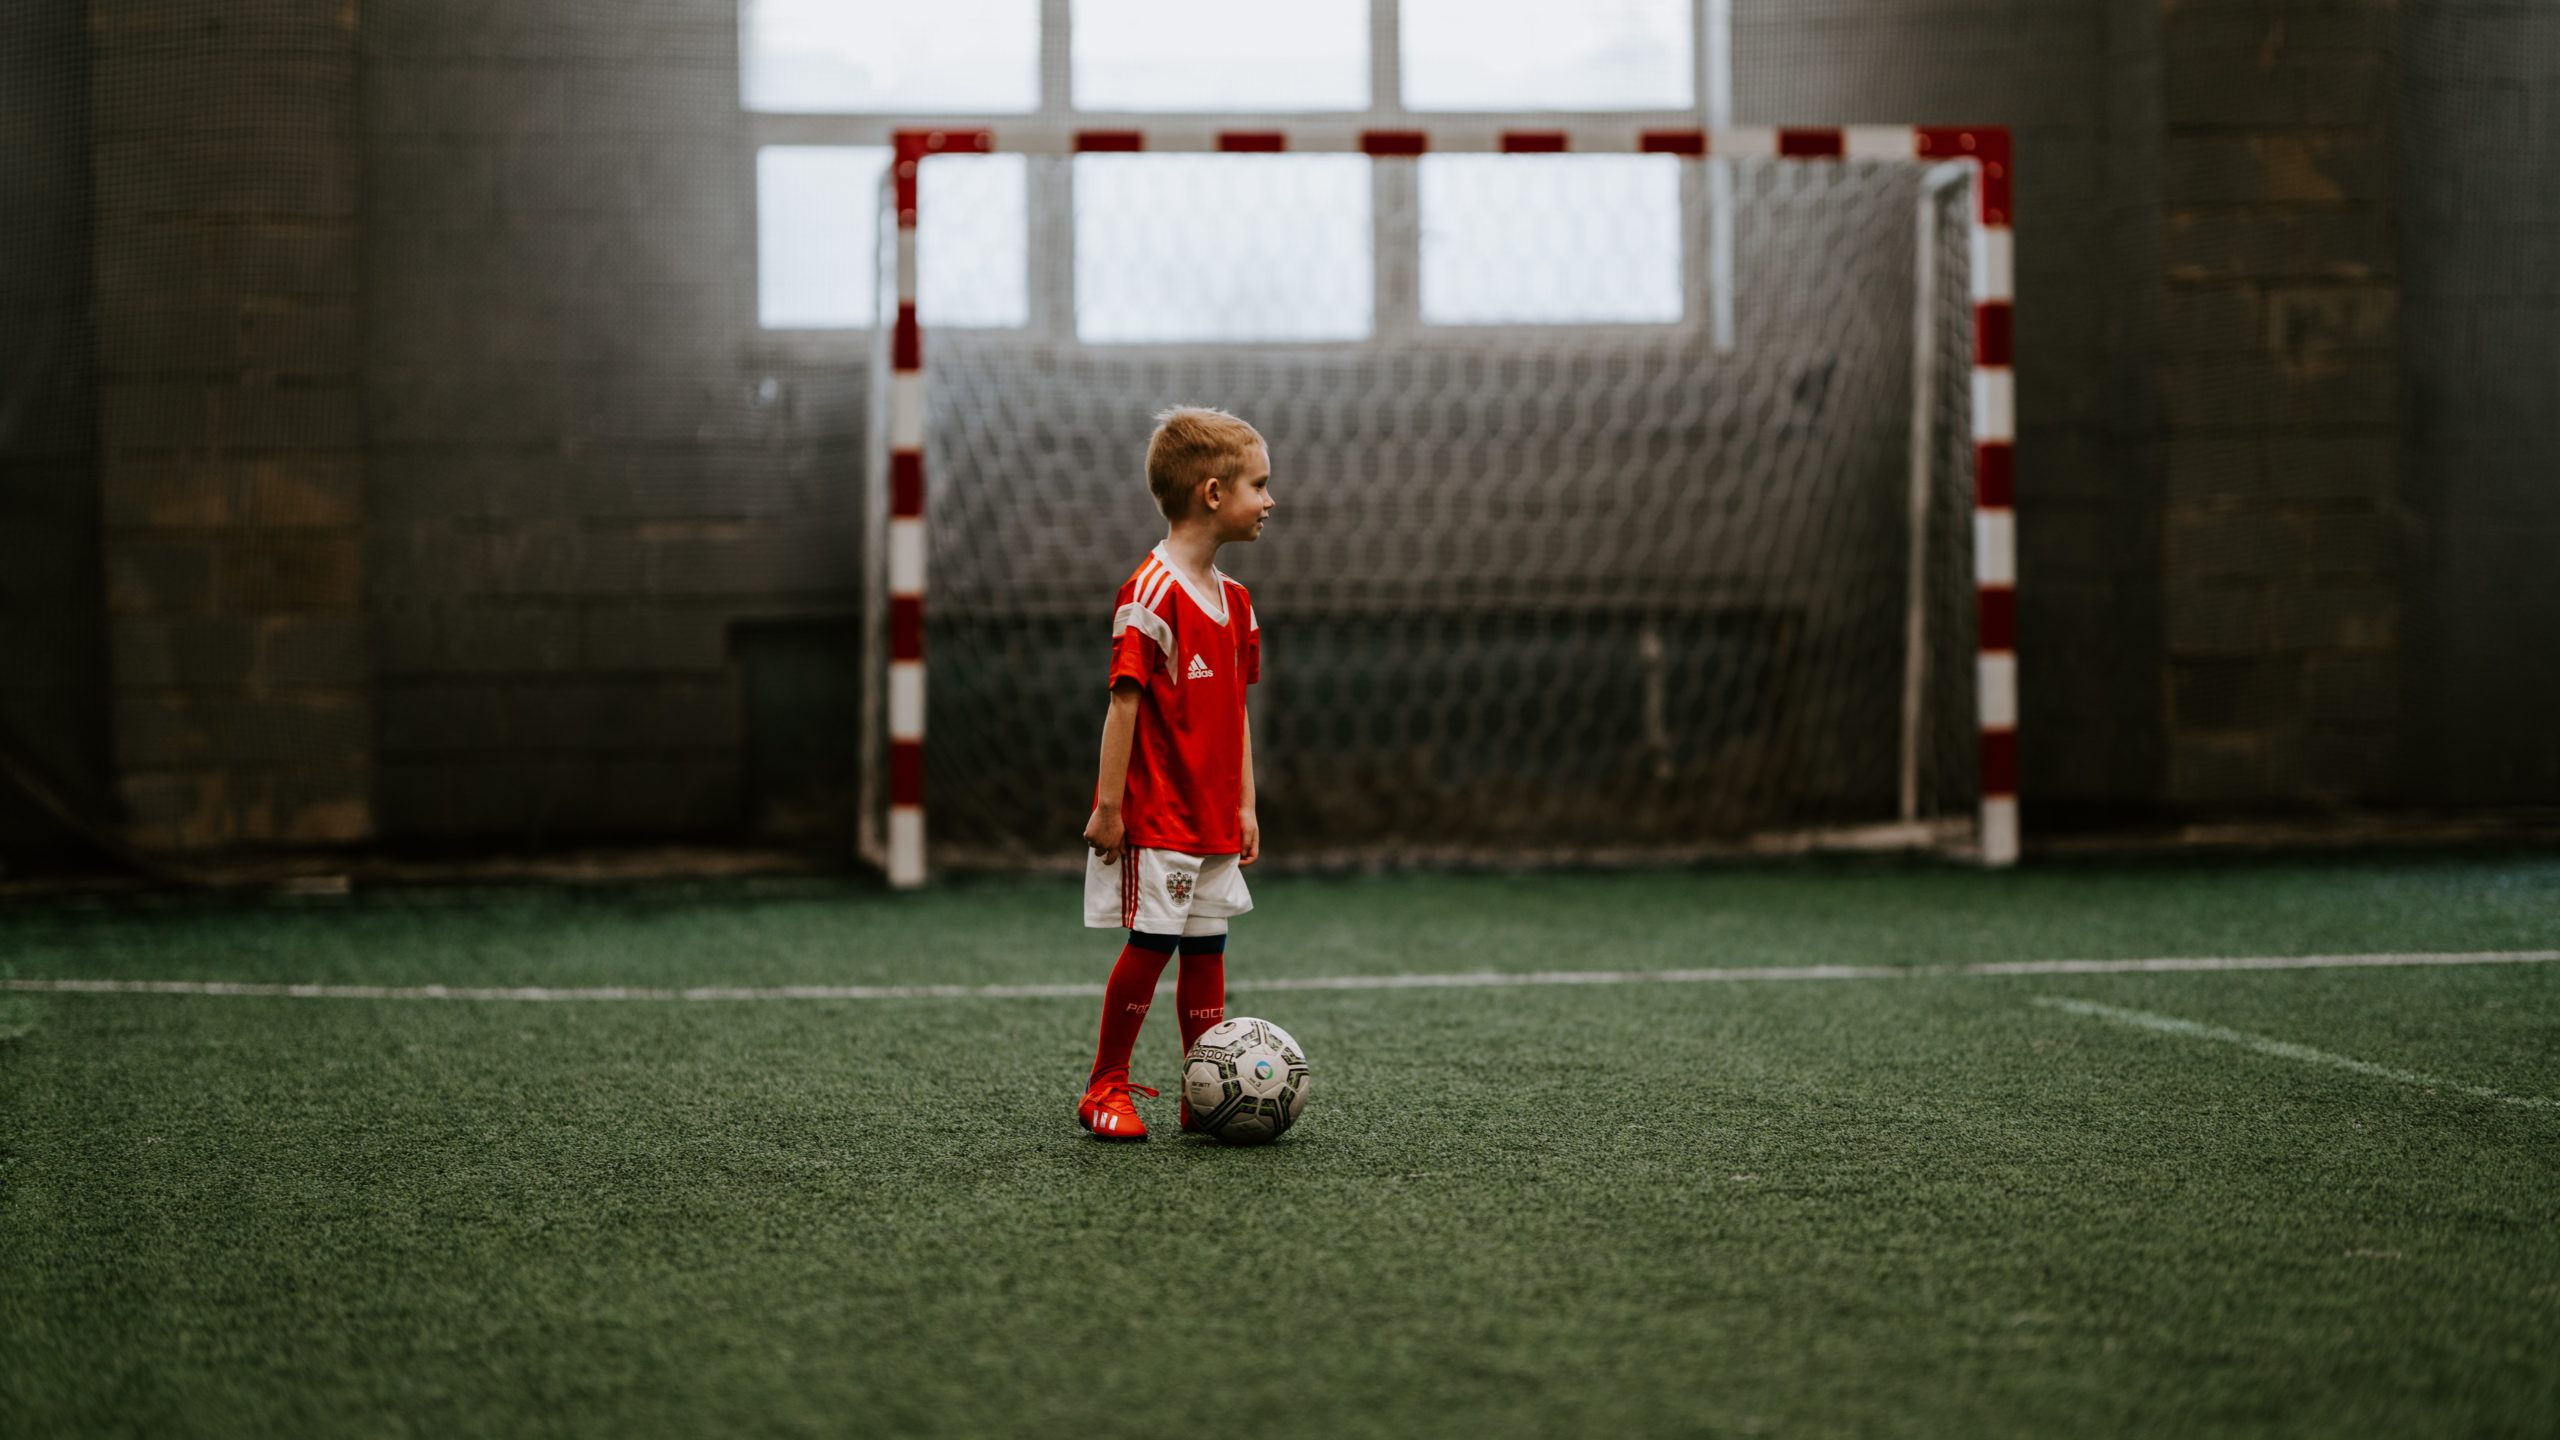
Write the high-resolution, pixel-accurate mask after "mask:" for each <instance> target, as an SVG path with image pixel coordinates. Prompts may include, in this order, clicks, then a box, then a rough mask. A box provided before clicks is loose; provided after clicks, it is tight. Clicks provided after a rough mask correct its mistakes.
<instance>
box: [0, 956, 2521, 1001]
mask: <svg viewBox="0 0 2560 1440" xmlns="http://www.w3.org/2000/svg"><path fill="white" fill-rule="evenodd" d="M2553 961H2560V950H2468V951H2448V952H2419V953H2392V954H2378V955H2199V956H2173V957H2169V958H2165V959H2154V960H1999V961H1991V962H1988V963H1984V964H1977V965H1907V966H1905V965H1768V966H1759V967H1747V966H1746V967H1736V968H1732V969H1724V970H1528V971H1519V972H1513V973H1505V972H1503V971H1497V970H1465V971H1455V972H1448V973H1442V974H1431V975H1319V976H1303V977H1299V978H1295V979H1291V978H1288V977H1280V978H1276V979H1270V980H1254V979H1250V978H1247V979H1242V980H1237V979H1232V978H1231V979H1230V983H1229V988H1230V989H1232V990H1236V991H1240V992H1244V993H1248V994H1253V993H1260V992H1262V991H1278V990H1483V989H1502V988H1511V987H1522V986H1546V985H1724V984H1740V983H1746V982H1756V981H1788V980H1925V979H1942V978H1964V977H1972V976H1997V975H2150V974H2165V973H2179V972H2188V971H2217V970H2356V969H2369V968H2380V969H2391V968H2405V967H2410V966H2425V965H2538V964H2548V963H2550V962H2553ZM1167 983H1168V984H1170V977H1169V976H1168V981H1167ZM0 991H19V992H22V993H33V994H42V995H220V996H232V997H241V998H248V999H260V1000H483V1001H488V1000H500V1001H532V1002H552V1001H577V1000H590V1001H602V1000H626V1001H629V1000H640V1001H688V1000H1045V999H1089V998H1092V997H1094V996H1098V995H1100V994H1101V993H1102V986H1101V985H1100V984H1099V983H1098V982H1085V981H1077V982H1064V983H1056V984H1033V985H774V986H760V987H750V986H736V985H697V986H691V987H687V988H673V987H653V986H630V985H608V986H579V987H555V986H541V985H524V986H474V985H274V984H255V983H250V982H246V981H235V980H68V979H63V980H44V979H31V980H16V979H0Z"/></svg>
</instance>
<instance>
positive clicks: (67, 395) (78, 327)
mask: <svg viewBox="0 0 2560 1440" xmlns="http://www.w3.org/2000/svg"><path fill="white" fill-rule="evenodd" d="M87 22H88V12H87V6H86V4H85V3H84V0H43V3H24V4H19V5H15V6H12V7H11V9H10V12H9V31H8V43H7V44H6V45H0V135H7V136H9V137H10V143H8V144H6V145H0V257H6V258H5V259H4V260H0V656H5V657H7V663H5V664H0V754H5V755H6V756H7V757H8V758H9V759H10V760H11V761H13V762H15V765H16V766H20V767H24V768H26V769H28V770H30V771H36V772H41V774H42V776H43V777H44V779H43V782H42V783H44V784H45V785H46V786H47V787H48V788H50V789H53V790H55V791H56V792H57V798H58V800H59V802H60V803H62V804H64V805H66V806H68V807H70V808H72V809H74V810H77V811H82V812H87V813H102V812H104V811H105V810H106V809H107V808H108V804H107V798H106V797H107V794H108V790H109V781H108V772H107V752H106V744H105V740H104V736H105V733H106V679H105V671H106V640H105V635H104V620H103V617H101V616H100V614H99V613H98V595H99V591H100V589H101V583H102V582H101V580H100V572H99V554H98V477H97V457H96V447H97V424H98V409H97V372H96V364H95V356H94V353H93V341H92V338H91V335H92V332H91V328H90V322H89V286H88V268H89V86H88V80H89V75H88V66H87V64H86V63H85V55H86V50H87V34H88V23H87ZM70 838H71V837H69V836H68V835H66V834H65V833H64V828H63V826H62V824H61V823H60V822H59V820H58V819H57V818H55V817H54V816H53V815H52V814H51V812H50V810H49V808H48V807H47V806H46V805H44V804H41V803H39V802H37V801H35V800H33V799H31V798H30V797H26V796H23V795H20V794H17V793H16V792H15V788H14V787H12V786H10V785H7V784H0V865H28V864H35V863H41V862H42V861H43V860H44V859H46V858H47V857H48V856H49V855H57V854H60V853H62V852H63V851H64V849H65V847H66V845H67V843H68V842H69V840H70Z"/></svg>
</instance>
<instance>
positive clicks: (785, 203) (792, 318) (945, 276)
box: [756, 145, 1031, 330]
mask: <svg viewBox="0 0 2560 1440" xmlns="http://www.w3.org/2000/svg"><path fill="white" fill-rule="evenodd" d="M888 163H889V152H888V150H887V149H886V148H884V147H881V146H877V145H768V146H766V147H765V148H764V149H762V150H759V151H757V152H756V311H757V315H758V318H759V319H760V320H761V321H762V322H763V324H764V326H765V328H766V329H768V330H812V329H817V330H831V329H852V328H858V327H862V326H867V325H871V324H873V323H875V322H876V321H877V320H878V318H879V313H880V288H881V271H880V176H881V172H882V171H883V169H884V168H885V167H886V166H887V165H888ZM921 183H922V185H923V187H924V189H923V194H922V195H921V196H919V204H918V207H917V208H918V210H919V212H920V219H921V222H922V228H921V229H920V230H919V231H918V232H917V236H916V251H917V257H918V269H917V273H916V282H917V295H916V309H917V318H919V319H921V320H923V321H924V322H925V323H927V324H930V325H960V326H986V327H995V326H1019V325H1022V324H1024V323H1026V322H1027V321H1028V320H1029V318H1030V313H1031V297H1030V285H1029V268H1028V258H1029V257H1028V255H1027V253H1026V251H1025V245H1024V236H1025V234H1026V225H1025V208H1026V207H1025V196H1024V191H1025V189H1026V186H1025V183H1024V171H1023V164H1022V157H1021V156H1019V155H972V156H965V157H960V156H955V157H952V158H949V159H944V160H937V161H935V162H934V163H933V164H931V165H928V166H926V167H925V169H924V174H923V179H922V182H921Z"/></svg>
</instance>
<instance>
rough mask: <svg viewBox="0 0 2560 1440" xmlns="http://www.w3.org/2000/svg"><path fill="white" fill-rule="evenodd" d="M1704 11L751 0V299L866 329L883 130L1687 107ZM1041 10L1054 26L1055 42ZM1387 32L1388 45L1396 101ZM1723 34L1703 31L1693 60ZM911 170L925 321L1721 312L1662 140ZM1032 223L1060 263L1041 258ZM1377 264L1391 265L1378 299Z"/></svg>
mask: <svg viewBox="0 0 2560 1440" xmlns="http://www.w3.org/2000/svg"><path fill="white" fill-rule="evenodd" d="M1720 13H1722V12H1721V10H1720V8H1719V6H1718V4H1717V3H1716V0H1593V3H1591V4H1588V5H1580V6H1570V5H1568V6H1559V5H1555V4H1553V3H1550V0H1536V3H1531V0H1289V3H1288V4H1286V5H1272V4H1266V3H1261V0H931V3H917V0H895V3H892V0H739V57H740V58H739V88H740V93H741V95H742V98H743V103H744V104H745V106H746V108H747V109H748V110H750V111H753V112H757V114H756V115H755V116H753V117H751V122H752V123H751V127H750V133H751V134H753V136H754V137H755V140H756V141H757V142H758V144H759V149H758V152H757V185H758V200H757V216H758V227H759V228H758V236H757V254H758V260H759V278H758V292H757V304H758V313H759V315H760V317H761V319H762V321H763V323H764V325H765V326H766V327H767V328H770V329H777V330H782V329H802V330H810V329H814V330H832V331H848V330H857V331H858V330H862V329H865V328H867V327H869V326H872V325H873V324H875V323H877V322H878V319H879V314H878V312H879V308H880V292H881V276H880V262H881V259H882V257H881V255H880V253H879V246H880V243H881V240H882V238H883V237H882V232H881V224H880V215H879V211H878V206H879V191H878V188H877V187H878V182H879V178H880V175H881V171H882V167H883V166H884V165H885V164H886V161H887V148H886V147H887V143H888V139H889V134H890V131H891V129H892V128H893V127H895V126H898V125H907V124H918V123H937V122H944V121H948V122H953V123H959V124H964V125H965V124H969V123H994V124H997V125H999V126H1002V125H1005V124H1007V123H1009V122H1007V121H1006V120H1005V119H1004V117H1007V116H1034V117H1037V119H1036V120H1035V121H1034V122H1033V123H1036V124H1038V125H1041V126H1044V127H1050V128H1054V129H1058V130H1063V129H1066V128H1069V127H1073V126H1075V125H1078V124H1079V123H1085V124H1090V123H1092V122H1091V121H1089V120H1080V118H1079V117H1086V116H1094V115H1110V114H1119V113H1126V114H1131V115H1179V114H1216V115H1232V116H1252V115H1273V116H1278V115H1287V114H1302V115H1340V116H1342V117H1343V119H1342V120H1341V121H1340V122H1338V123H1340V124H1342V125H1346V126H1360V125H1381V124H1383V125H1387V126H1396V125H1411V126H1415V127H1418V128H1426V129H1427V128H1430V127H1431V126H1432V124H1433V121H1432V119H1431V117H1432V115H1434V114H1436V113H1447V112H1460V113H1474V114H1503V113H1519V112H1531V111H1538V110H1547V111H1554V112H1587V113H1595V114H1608V113H1617V114H1630V113H1643V112H1655V113H1664V112H1671V113H1691V114H1694V113H1697V112H1696V106H1697V104H1698V95H1697V87H1698V85H1699V84H1700V79H1699V69H1698V66H1699V63H1700V55H1699V53H1698V50H1697V42H1698V37H1699V36H1700V34H1701V33H1707V34H1709V35H1711V36H1712V35H1714V34H1719V33H1721V32H1720V31H1718V30H1717V29H1716V17H1717V16H1718V15H1719V14H1720ZM1044 16H1046V17H1048V18H1050V19H1051V20H1055V21H1058V22H1059V23H1062V24H1064V25H1065V26H1066V28H1067V33H1066V34H1063V35H1061V34H1054V33H1052V34H1046V35H1044V33H1043V31H1044V25H1043V17H1044ZM1379 27H1388V28H1391V29H1392V31H1393V33H1394V35H1395V37H1396V44H1397V46H1398V54H1397V57H1396V60H1395V64H1396V66H1397V73H1396V75H1395V77H1394V82H1393V84H1391V85H1390V86H1389V89H1390V91H1391V92H1392V93H1389V94H1387V95H1386V96H1384V97H1383V98H1384V108H1383V109H1381V108H1378V106H1379V104H1380V100H1381V97H1380V96H1375V95H1373V94H1372V93H1371V84H1370V81H1371V78H1372V74H1373V70H1372V66H1373V63H1374V61H1375V57H1374V56H1373V53H1372V52H1373V48H1374V47H1373V46H1372V44H1371V40H1372V37H1373V35H1374V34H1376V33H1379ZM1701 27H1704V31H1703V32H1702V29H1701ZM1722 53H1723V51H1722V49H1721V48H1720V47H1719V46H1717V45H1715V44H1710V45H1709V46H1708V50H1707V53H1706V57H1705V58H1706V60H1707V62H1708V63H1710V64H1713V63H1717V58H1718V56H1720V55H1721V54H1722ZM1708 88H1709V91H1710V93H1711V94H1721V93H1723V92H1722V91H1721V90H1718V89H1717V88H1716V86H1715V85H1713V84H1710V85H1709V87H1708ZM1354 117H1357V118H1354ZM1103 123H1104V124H1105V125H1109V124H1110V123H1112V122H1109V121H1105V122H1103ZM1144 123H1148V124H1154V123H1157V122H1144ZM1248 123H1250V122H1248ZM1676 123H1695V122H1676ZM1052 167H1063V168H1062V169H1061V168H1052ZM1373 172H1374V173H1373ZM923 177H924V178H923V182H922V183H923V185H924V197H923V201H922V204H921V207H920V208H921V211H922V216H921V218H922V223H923V225H924V233H923V235H922V236H921V237H920V240H919V258H920V261H921V264H922V271H921V273H920V275H919V276H918V281H919V300H918V303H919V307H920V309H921V311H922V316H923V318H924V319H925V320H926V322H927V323H928V324H935V325H945V326H955V325H956V326H966V327H985V328H1016V327H1022V328H1028V327H1030V326H1032V325H1033V324H1034V321H1033V316H1035V315H1037V316H1038V317H1039V319H1038V321H1037V324H1038V325H1039V327H1040V328H1041V331H1042V333H1043V334H1047V333H1049V330H1050V328H1051V327H1053V326H1055V327H1062V328H1067V327H1071V329H1072V333H1073V335H1074V336H1075V338H1077V339H1080V340H1083V341H1087V342H1092V343H1111V344H1146V343H1183V342H1212V341H1214V342H1224V343H1237V342H1242V343H1259V342H1270V343H1291V342H1327V341H1348V340H1360V339H1366V338H1369V337H1371V336H1372V335H1375V334H1378V333H1380V329H1379V327H1380V326H1381V325H1383V326H1384V327H1385V332H1384V333H1387V334H1390V335H1396V336H1404V335H1407V334H1410V333H1411V329H1412V327H1413V326H1414V325H1415V324H1416V323H1419V324H1420V325H1421V326H1423V327H1424V328H1425V329H1426V330H1428V329H1431V328H1434V327H1440V328H1444V329H1454V328H1458V327H1467V326H1484V325H1667V324H1680V323H1683V322H1685V321H1689V320H1692V319H1695V320H1698V321H1699V322H1700V323H1711V324H1712V325H1713V326H1714V327H1715V332H1716V334H1717V335H1718V337H1719V340H1720V343H1721V340H1722V337H1724V336H1726V335H1727V334H1728V332H1729V330H1730V325H1731V318H1730V317H1731V311H1730V279H1729V275H1728V270H1727V267H1728V266H1729V264H1730V259H1729V256H1730V238H1729V236H1730V232H1729V229H1728V228H1727V227H1728V226H1729V223H1730V222H1729V218H1728V216H1729V205H1728V203H1727V202H1726V201H1725V200H1724V199H1723V198H1722V197H1723V191H1722V190H1721V188H1720V187H1721V186H1722V184H1723V183H1724V174H1723V172H1722V171H1721V170H1720V169H1719V168H1718V167H1714V166H1709V167H1706V168H1705V170H1704V171H1703V172H1702V171H1700V170H1698V169H1697V168H1695V167H1689V166H1683V165H1681V164H1680V163H1679V162H1678V161H1676V160H1673V159H1671V158H1669V157H1661V156H1599V155H1564V156H1503V157H1489V156H1475V155H1457V154H1434V155H1427V156H1425V157H1423V158H1422V159H1421V160H1420V161H1418V162H1412V163H1407V162H1402V161H1396V162H1389V163H1385V164H1382V165H1379V166H1374V167H1373V166H1372V165H1371V164H1370V162H1369V161H1367V160H1366V159H1364V158H1362V157H1360V156H1357V155H1338V154H1314V155H1280V156H1253V157H1240V156H1221V155H1182V154H1111V153H1095V154H1086V155H1082V156H1078V157H1076V158H1075V159H1073V160H1072V161H1066V160H1057V161H1052V160H1045V159H1044V160H1031V161H1026V160H1025V159H1024V157H1022V156H1020V155H996V156H944V157H937V158H936V159H935V160H934V161H933V162H932V163H931V164H929V165H927V166H925V167H924V171H923ZM1035 190H1036V192H1037V193H1036V194H1035V193H1033V192H1034V191H1035ZM1692 231H1696V232H1697V234H1696V236H1695V237H1694V238H1693V236H1692V233H1691V232H1692ZM1035 233H1036V234H1038V235H1040V236H1043V237H1045V240H1044V244H1050V243H1054V244H1055V245H1056V246H1057V247H1058V250H1059V260H1060V262H1061V263H1059V264H1055V265H1044V266H1043V267H1042V268H1041V269H1040V270H1039V271H1038V272H1037V273H1035V272H1034V271H1033V270H1032V269H1031V266H1030V263H1029V260H1030V251H1031V239H1030V237H1031V236H1032V235H1033V234H1035ZM1070 244H1071V245H1072V252H1071V254H1072V263H1071V264H1070V263H1065V262H1067V261H1068V259H1069V250H1068V247H1069V245H1070ZM1693 247H1694V248H1695V249H1696V251H1697V259H1696V260H1695V262H1694V263H1693V262H1692V261H1691V259H1690V254H1689V252H1690V250H1691V249H1692V248H1693ZM1382 266H1383V271H1382V269H1381V267H1382ZM1382 274H1384V275H1392V276H1396V277H1407V278H1403V279H1399V280H1398V281H1397V282H1396V283H1394V284H1393V285H1391V286H1390V287H1389V292H1387V307H1386V311H1385V313H1384V314H1383V315H1381V314H1380V313H1379V311H1378V308H1377V307H1378V303H1379V297H1380V295H1381V293H1382V292H1381V289H1380V287H1381V286H1382V285H1386V284H1387V283H1388V282H1386V281H1385V280H1382V278H1381V276H1382ZM1693 281H1694V283H1698V284H1700V285H1702V286H1703V287H1704V289H1703V290H1702V292H1701V295H1702V299H1701V303H1700V304H1699V305H1698V306H1697V307H1695V308H1697V309H1698V310H1699V311H1700V312H1701V313H1700V314H1699V315H1697V316H1694V317H1693V316H1691V315H1690V314H1689V311H1690V310H1691V309H1692V308H1693V307H1691V306H1690V305H1689V303H1688V298H1689V290H1690V286H1691V284H1692V283H1693ZM1069 317H1072V319H1070V318H1069ZM823 343H824V344H826V345H827V346H829V347H833V348H840V347H842V346H843V345H845V344H847V343H848V342H847V341H845V340H842V339H832V340H828V341H825V342H823Z"/></svg>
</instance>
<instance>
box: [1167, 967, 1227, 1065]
mask: <svg viewBox="0 0 2560 1440" xmlns="http://www.w3.org/2000/svg"><path fill="white" fill-rule="evenodd" d="M1173 998H1174V1003H1176V1004H1178V1005H1180V1006H1181V1007H1182V1053H1183V1054H1185V1055H1188V1054H1190V1053H1191V1046H1192V1043H1193V1042H1195V1041H1197V1040H1198V1039H1199V1038H1200V1036H1201V1035H1202V1033H1203V1032H1205V1031H1207V1030H1208V1028H1209V1027H1210V1026H1212V1025H1215V1024H1217V1023H1218V1022H1219V1021H1221V1020H1224V1019H1226V1018H1227V957H1226V955H1225V954H1224V953H1223V952H1220V951H1211V952H1209V953H1208V954H1205V955H1197V954H1194V955H1185V956H1183V957H1182V968H1181V969H1180V970H1177V971H1175V972H1174V978H1173Z"/></svg>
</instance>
